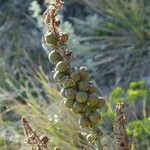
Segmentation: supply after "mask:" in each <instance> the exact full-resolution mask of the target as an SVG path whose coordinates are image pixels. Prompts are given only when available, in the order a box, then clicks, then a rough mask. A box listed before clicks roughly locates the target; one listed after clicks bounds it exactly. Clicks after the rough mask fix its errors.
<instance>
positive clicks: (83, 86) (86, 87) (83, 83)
mask: <svg viewBox="0 0 150 150" xmlns="http://www.w3.org/2000/svg"><path fill="white" fill-rule="evenodd" d="M79 90H81V91H88V90H89V82H88V81H84V80H83V81H81V82H80V83H79Z"/></svg>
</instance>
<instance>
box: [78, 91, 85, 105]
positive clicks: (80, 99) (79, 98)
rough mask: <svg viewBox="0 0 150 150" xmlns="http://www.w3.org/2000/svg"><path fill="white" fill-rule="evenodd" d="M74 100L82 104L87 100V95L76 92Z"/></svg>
mask: <svg viewBox="0 0 150 150" xmlns="http://www.w3.org/2000/svg"><path fill="white" fill-rule="evenodd" d="M76 100H77V101H79V102H81V103H84V102H86V101H87V100H88V94H87V93H86V92H81V91H80V92H78V93H77V95H76Z"/></svg>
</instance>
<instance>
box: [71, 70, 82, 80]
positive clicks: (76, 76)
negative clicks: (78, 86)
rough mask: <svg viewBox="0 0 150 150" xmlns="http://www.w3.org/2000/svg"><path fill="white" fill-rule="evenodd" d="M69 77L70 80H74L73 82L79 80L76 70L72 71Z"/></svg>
mask: <svg viewBox="0 0 150 150" xmlns="http://www.w3.org/2000/svg"><path fill="white" fill-rule="evenodd" d="M70 77H71V79H72V80H74V81H75V82H77V81H79V80H80V75H79V73H78V72H77V71H74V72H72V73H71V74H70Z"/></svg>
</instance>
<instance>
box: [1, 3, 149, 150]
mask: <svg viewBox="0 0 150 150" xmlns="http://www.w3.org/2000/svg"><path fill="white" fill-rule="evenodd" d="M49 3H50V0H45V1H44V0H37V1H32V0H28V1H24V0H19V1H18V0H13V1H11V0H7V1H5V0H1V1H0V36H1V39H0V54H1V55H0V75H1V78H0V149H2V150H14V149H20V150H23V149H24V150H26V149H30V147H28V145H27V144H24V142H23V140H24V137H23V131H22V127H21V124H20V118H21V116H23V115H24V116H26V117H27V118H28V119H29V120H30V122H31V123H32V124H33V126H34V128H35V129H37V131H39V132H40V133H44V134H46V135H47V136H48V137H49V138H50V140H49V144H50V145H51V146H55V145H59V146H60V147H61V148H62V149H64V150H65V149H72V150H78V149H84V148H86V149H90V150H91V149H95V148H96V147H95V145H90V144H88V142H87V141H86V139H85V135H86V133H90V132H91V131H85V130H81V129H80V128H79V127H78V125H77V123H76V120H77V117H78V116H74V114H73V113H71V112H70V111H69V110H67V109H66V108H65V107H64V106H63V104H62V103H63V101H62V97H61V95H60V93H59V90H60V87H59V86H58V85H57V84H54V82H53V80H52V67H53V66H52V65H51V64H50V63H49V62H48V59H47V54H48V53H49V50H48V49H46V48H45V47H44V50H45V51H44V50H43V47H42V44H41V37H42V35H43V33H44V31H45V27H44V24H43V20H42V13H43V11H44V10H45V9H46V7H47V5H48V4H49ZM149 16H150V1H149V0H127V1H123V0H111V3H110V1H109V0H93V1H90V0H82V1H81V0H80V1H78V0H66V2H65V7H64V9H63V10H62V12H61V13H60V17H61V20H62V22H63V23H62V26H61V28H62V29H63V30H64V31H65V32H67V33H68V34H69V36H70V40H69V44H68V46H69V47H71V48H72V50H73V53H74V58H73V63H74V64H75V65H77V66H80V65H86V66H87V67H88V68H89V69H90V73H91V76H92V78H93V80H94V81H95V82H96V83H97V86H98V88H99V92H100V93H101V94H102V95H105V98H106V99H107V105H106V107H105V109H104V110H103V111H102V116H103V120H102V121H101V122H100V128H101V129H102V131H103V134H104V136H103V138H102V142H103V144H104V145H106V146H104V147H103V148H104V149H108V150H111V149H112V150H114V143H113V136H114V134H113V123H114V109H115V105H116V103H117V102H122V101H123V102H125V103H127V107H126V110H125V112H126V116H127V119H128V125H127V132H128V135H129V138H130V141H131V145H132V146H131V147H132V150H149V149H150V143H149V138H150V117H149V115H150V67H149V65H150V59H149V58H150V18H149ZM66 135H67V136H66Z"/></svg>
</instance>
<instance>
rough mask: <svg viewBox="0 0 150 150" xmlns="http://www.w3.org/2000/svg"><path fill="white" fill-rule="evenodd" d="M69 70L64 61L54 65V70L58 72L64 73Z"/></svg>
mask: <svg viewBox="0 0 150 150" xmlns="http://www.w3.org/2000/svg"><path fill="white" fill-rule="evenodd" d="M68 69H69V66H68V63H67V62H66V61H60V62H59V63H57V65H56V70H57V71H60V72H66V71H67V70H68Z"/></svg>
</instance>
